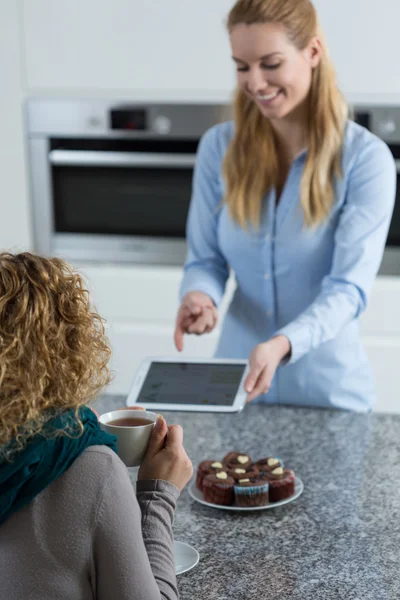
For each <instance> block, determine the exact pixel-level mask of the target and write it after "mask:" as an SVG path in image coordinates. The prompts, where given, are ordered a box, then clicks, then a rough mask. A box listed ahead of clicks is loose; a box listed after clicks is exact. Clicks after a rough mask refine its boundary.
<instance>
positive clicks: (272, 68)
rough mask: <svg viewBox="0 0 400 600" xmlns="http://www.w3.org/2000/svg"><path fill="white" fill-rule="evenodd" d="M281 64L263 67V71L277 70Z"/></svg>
mask: <svg viewBox="0 0 400 600" xmlns="http://www.w3.org/2000/svg"><path fill="white" fill-rule="evenodd" d="M280 66H281V63H276V65H263V69H269V70H271V71H273V70H274V69H279V67H280Z"/></svg>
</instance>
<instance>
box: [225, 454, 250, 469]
mask: <svg viewBox="0 0 400 600" xmlns="http://www.w3.org/2000/svg"><path fill="white" fill-rule="evenodd" d="M222 462H223V463H224V465H225V466H226V468H227V469H235V468H236V467H238V468H239V469H246V471H248V470H249V468H250V467H251V465H252V464H253V463H252V460H251V458H250V456H249V455H248V454H241V453H240V452H229V453H228V454H227V455H226V456H225V457H224V459H223V461H222Z"/></svg>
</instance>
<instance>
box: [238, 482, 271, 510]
mask: <svg viewBox="0 0 400 600" xmlns="http://www.w3.org/2000/svg"><path fill="white" fill-rule="evenodd" d="M234 492H235V504H236V506H243V507H246V508H250V507H252V506H265V505H266V504H268V502H269V493H268V492H269V484H268V482H266V481H262V480H261V479H248V478H245V479H239V481H238V482H237V483H236V485H235V488H234Z"/></svg>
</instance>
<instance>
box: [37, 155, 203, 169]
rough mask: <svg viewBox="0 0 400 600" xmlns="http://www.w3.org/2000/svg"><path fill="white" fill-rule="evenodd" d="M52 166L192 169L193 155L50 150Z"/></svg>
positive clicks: (194, 156) (194, 159)
mask: <svg viewBox="0 0 400 600" xmlns="http://www.w3.org/2000/svg"><path fill="white" fill-rule="evenodd" d="M49 159H50V162H51V164H52V165H56V166H62V167H67V166H68V167H72V166H73V167H143V168H148V169H151V168H153V167H168V168H172V169H174V168H176V169H178V168H180V167H193V166H194V164H195V161H196V155H195V154H167V153H161V152H159V153H156V152H97V151H91V150H88V151H87V150H51V152H49Z"/></svg>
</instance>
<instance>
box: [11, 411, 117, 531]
mask: <svg viewBox="0 0 400 600" xmlns="http://www.w3.org/2000/svg"><path fill="white" fill-rule="evenodd" d="M79 417H80V419H81V421H82V423H83V427H84V431H83V433H82V434H81V435H79V429H78V427H77V422H76V417H75V412H74V411H69V412H65V413H62V414H59V415H57V416H55V417H53V418H52V419H51V420H49V421H48V422H47V424H46V426H45V429H44V431H43V432H41V433H40V434H38V435H36V436H35V437H33V438H32V439H31V440H30V441H29V443H28V445H27V446H26V447H25V448H24V449H23V450H22V451H20V452H16V454H15V456H13V458H12V462H8V461H6V460H0V525H1V523H3V522H4V521H5V520H6V519H7V518H8V517H9V516H10V515H11V514H12V513H14V512H16V511H17V510H19V509H20V508H21V507H22V506H24V505H26V504H29V502H31V500H33V498H35V496H37V495H38V494H39V493H40V492H41V491H42V490H44V488H46V487H47V486H48V485H49V484H50V483H51V482H52V481H54V480H55V479H57V477H60V475H62V474H63V473H64V472H65V471H66V470H67V469H68V468H69V467H70V466H71V465H72V463H73V462H74V461H75V460H76V459H77V458H78V456H80V455H81V454H82V452H83V451H84V450H85V449H86V448H87V447H88V446H98V445H106V446H109V447H110V448H112V449H113V450H114V451H115V452H117V446H116V437H115V436H113V435H109V434H108V433H105V432H104V431H102V430H101V429H100V427H99V423H98V421H97V417H96V415H95V414H94V412H93V411H92V410H90V408H87V407H81V408H80V409H79ZM53 430H54V431H55V430H64V431H67V432H73V433H74V437H68V436H67V435H58V436H57V437H54V436H52V435H51V432H52V431H53ZM77 436H79V437H77Z"/></svg>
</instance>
